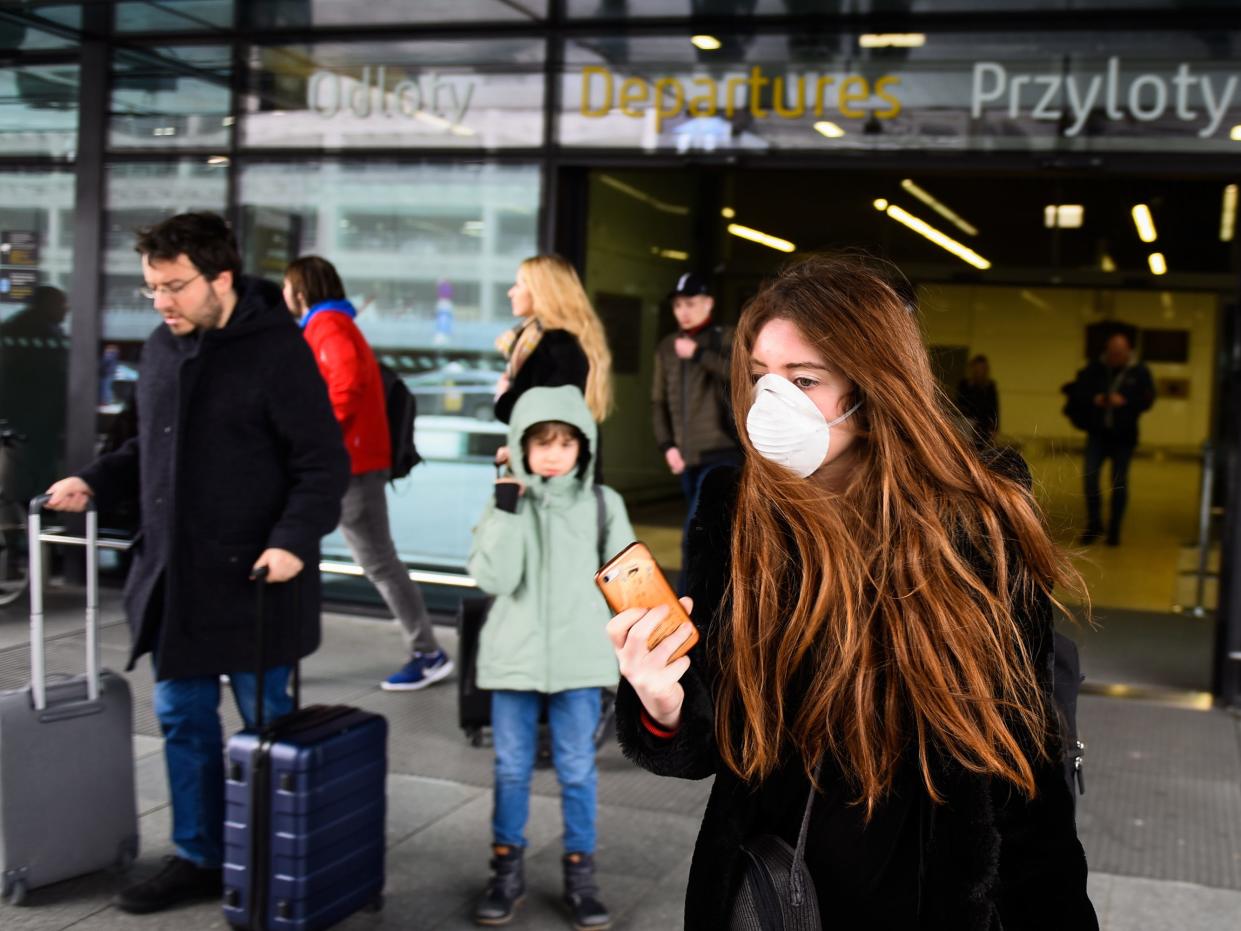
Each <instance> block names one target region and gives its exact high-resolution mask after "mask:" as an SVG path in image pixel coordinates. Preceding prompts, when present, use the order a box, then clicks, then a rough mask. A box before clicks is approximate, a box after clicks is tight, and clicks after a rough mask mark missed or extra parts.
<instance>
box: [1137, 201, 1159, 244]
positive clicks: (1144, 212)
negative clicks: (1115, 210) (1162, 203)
mask: <svg viewBox="0 0 1241 931" xmlns="http://www.w3.org/2000/svg"><path fill="white" fill-rule="evenodd" d="M1133 225H1134V226H1136V227H1137V228H1138V238H1139V239H1141V240H1142V242H1154V241H1155V240H1156V239H1158V238H1159V237H1158V236H1157V235H1156V233H1155V218H1154V217H1152V216H1151V208H1150V207H1148V206H1146V204H1134V206H1133Z"/></svg>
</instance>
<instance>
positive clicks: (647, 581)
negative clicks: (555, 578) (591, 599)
mask: <svg viewBox="0 0 1241 931" xmlns="http://www.w3.org/2000/svg"><path fill="white" fill-rule="evenodd" d="M595 584H596V585H598V586H599V590H600V591H601V592H603V597H604V598H605V599H606V600H607V603H608V607H610V608H611V609H612V610H613V612H615V613H617V614H619V613H620V612H622V611H627V610H629V609H630V608H645V609H646V610H648V611H649V610H651V609H652V608H657V607H659V606H660V605H667V606H668V616H667V617H666V618H664V621H663V623H662V624H660V625H659V626H658V627H656V628H655V630H653V631H652V632H651V635H650V637H648V638H647V640H646V648H647V649H648V650H653V649H655V647H657V646H658V645H659V643H660V641H662V640H663V639H664V638H665V637H667V636H669V635H670V634H672V633H673V632H674V631H675V630H676V629H677V628H678V627H680V626H681V625H682V624H684V623H686V622H687V621H689V622H690V627H691V628H692V629H691V632H690V635H689V638H688V639H687V640H686V641H685V642H684V643H683V644H681V646H680V647H678V648H677V651H676V652H675V653H673V654H672V656H671V657H669V658H668V662H669V663H671V662H673V661H674V660H678V659H680V658H681V657H682V656H684V655H685V654H686V653H688V652H689V651H690V648H691V647H692V646H693V645H694V644H695V643H697V642H698V629H697V628H695V627H694V626H693V622H692V621H690V618H689V615H688V614H686V613H685V609H684V608H683V607H681V602H679V601H677V596H676V592H674V591H673V590H672V586H671V585H669V584H668V580H667V579H666V578H665V577H664V574H663V572H662V571H661V570H660V568H659V565H658V563H656V562H655V557H654V556H652V555H651V551H650V550H649V549H647V547H646V544H645V543H630V544H629V545H628V546H627V547H625V548H624V549H623V550H621V551H620V552H619V553H617V554H616V555H615V556H613V557H612V558H611V559H609V560H608V561H607V563H606V564H605V565H604V567H603V568H602V569H600V570H599V571H598V572H596V573H595Z"/></svg>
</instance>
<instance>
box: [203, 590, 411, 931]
mask: <svg viewBox="0 0 1241 931" xmlns="http://www.w3.org/2000/svg"><path fill="white" fill-rule="evenodd" d="M263 587H264V585H263V583H261V582H260V585H259V588H260V599H261V597H262V594H261V589H262V588H263ZM261 614H262V612H261V608H260V618H261ZM260 626H261V620H260ZM260 665H261V664H260ZM294 682H295V694H296V691H297V689H296V678H295V680H294ZM258 694H260V695H261V694H263V692H262V682H261V681H260V682H259V684H258ZM259 712H260V715H261V713H262V709H261V708H260V709H259ZM257 723H258V726H257V727H255V728H248V729H246V730H244V731H241V732H240V733H238V734H236V735H234V736H233V738H232V739H231V740H229V742H228V762H227V779H226V782H225V790H224V800H225V809H226V811H225V819H224V917H225V918H226V919H227V921H228V923H229V924H231V925H232V926H234V927H236V928H245V929H252V931H317V929H320V928H328V927H330V926H332V925H334V924H336V923H337V922H339V921H341V920H343V919H344V918H347V917H348V916H349V915H352V914H353V913H354V912H356V911H359V910H361V909H363V908H370V909H378V908H380V907H382V904H383V887H384V844H385V836H384V823H385V817H386V814H387V797H386V791H385V783H386V778H387V771H388V722H387V721H386V720H385V719H384V718H383V717H382V716H380V715H377V714H372V713H370V712H368V711H363V710H361V709H358V708H350V707H348V706H345V705H311V706H309V707H307V708H302V709H300V710H298V711H294V712H293V713H292V714H289V715H286V716H285V717H283V718H281V719H280V720H278V721H275V722H274V723H272V724H270V725H268V726H266V727H264V726H263V723H262V720H261V718H260V720H259V721H258V722H257Z"/></svg>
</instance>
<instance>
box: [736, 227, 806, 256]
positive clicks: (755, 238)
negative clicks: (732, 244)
mask: <svg viewBox="0 0 1241 931" xmlns="http://www.w3.org/2000/svg"><path fill="white" fill-rule="evenodd" d="M728 232H730V233H732V234H733V235H734V236H739V237H740V238H742V239H748V240H750V242H756V243H758V244H759V245H760V246H766V247H767V248H768V249H775V250H776V251H778V252H792V251H794V250H795V249H796V248H797V247H796V246H795V245H793V244H792V243H791V242H789V241H788V240H787V239H781V238H780V237H779V236H772V235H771V234H770V233H764V232H761V231H759V230H756V229H751V228H750V227H748V226H742V225H741V224H740V223H729V224H728Z"/></svg>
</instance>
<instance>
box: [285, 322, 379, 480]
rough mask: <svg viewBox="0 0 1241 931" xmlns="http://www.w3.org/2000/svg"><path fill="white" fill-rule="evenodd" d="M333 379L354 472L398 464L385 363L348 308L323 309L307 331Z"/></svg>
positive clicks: (330, 389)
mask: <svg viewBox="0 0 1241 931" xmlns="http://www.w3.org/2000/svg"><path fill="white" fill-rule="evenodd" d="M302 332H303V333H304V334H305V336H306V341H307V342H308V343H310V348H311V350H313V352H314V354H315V361H316V362H317V363H318V364H319V372H320V373H321V374H322V375H323V380H324V381H325V382H327V393H328V398H330V399H331V401H332V411H333V413H335V414H336V420H337V422H338V423H339V424H340V428H341V430H342V431H343V432H344V434H345V449H347V450H348V451H349V461H350V464H351V466H352V469H351V471H352V473H353V474H354V475H361V474H362V473H363V472H375V471H378V470H379V469H389V468H391V467H392V441H391V440H390V439H389V435H388V410H387V404H386V403H385V400H384V390H383V380H382V379H381V378H380V376H379V364H378V363H377V362H376V361H375V354H374V353H373V352H371V347H370V346H369V345H367V342H366V338H365V337H364V336H363V335H362V331H361V330H359V329H358V326H357V324H356V323H354V322H353V319H352V318H351V317H350V316H349V315H348V314H347V313H344V312H343V311H339V310H321V311H319V312H318V313H316V314H314V315H313V316H312V317H311V318H310V319H309V320H308V321H306V327H305V329H304V330H303V331H302Z"/></svg>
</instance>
